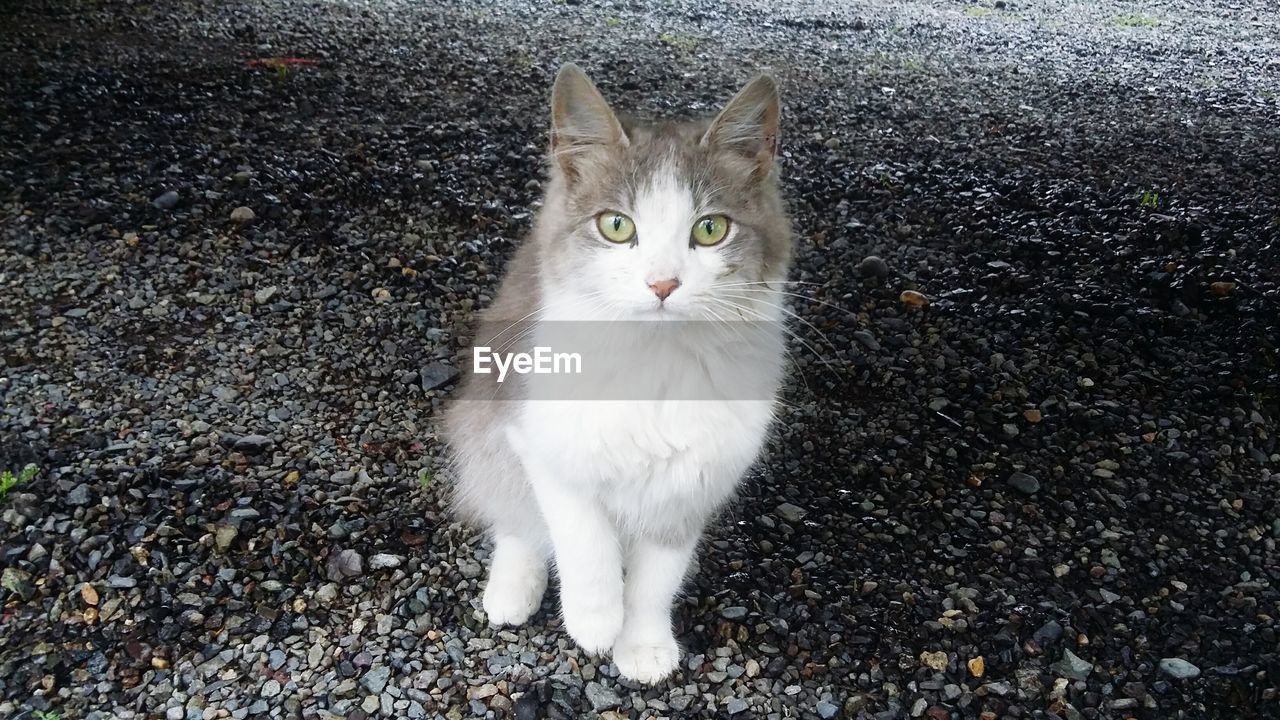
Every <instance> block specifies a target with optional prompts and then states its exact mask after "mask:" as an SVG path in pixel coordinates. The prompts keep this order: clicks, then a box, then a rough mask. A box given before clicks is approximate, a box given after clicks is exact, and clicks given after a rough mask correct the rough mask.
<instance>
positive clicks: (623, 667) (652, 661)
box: [613, 637, 680, 685]
mask: <svg viewBox="0 0 1280 720" xmlns="http://www.w3.org/2000/svg"><path fill="white" fill-rule="evenodd" d="M613 664H614V665H617V666H618V672H620V673H622V676H623V677H626V678H630V679H632V680H635V681H636V682H639V683H644V684H645V685H654V684H656V683H660V682H662V681H663V680H666V679H667V677H669V676H670V675H671V673H673V672H675V670H676V668H677V667H679V665H680V646H679V645H677V644H676V641H675V638H670V637H668V638H665V639H662V638H645V639H637V640H634V641H633V640H630V639H627V638H624V639H621V640H619V641H618V644H617V645H615V646H614V648H613Z"/></svg>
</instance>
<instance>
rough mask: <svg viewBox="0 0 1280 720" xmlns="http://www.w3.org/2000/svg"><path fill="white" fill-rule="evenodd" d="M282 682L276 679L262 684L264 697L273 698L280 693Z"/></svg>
mask: <svg viewBox="0 0 1280 720" xmlns="http://www.w3.org/2000/svg"><path fill="white" fill-rule="evenodd" d="M280 690H281V687H280V683H279V682H277V681H275V680H268V681H266V682H265V683H263V684H262V697H264V698H273V697H275V696H277V695H279V694H280Z"/></svg>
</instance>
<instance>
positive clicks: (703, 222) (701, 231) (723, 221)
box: [692, 215, 729, 247]
mask: <svg viewBox="0 0 1280 720" xmlns="http://www.w3.org/2000/svg"><path fill="white" fill-rule="evenodd" d="M728 234H729V218H727V217H725V216H724V215H704V216H703V217H700V218H698V222H696V223H694V224H693V232H692V238H693V242H695V243H697V244H698V245H701V246H703V247H710V246H712V245H718V244H719V243H720V241H721V240H724V238H725V236H726V235H728Z"/></svg>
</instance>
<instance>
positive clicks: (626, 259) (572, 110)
mask: <svg viewBox="0 0 1280 720" xmlns="http://www.w3.org/2000/svg"><path fill="white" fill-rule="evenodd" d="M779 109H780V102H779V95H778V89H777V84H776V82H775V81H774V80H773V79H772V78H771V77H770V76H769V75H759V76H757V77H756V78H754V79H753V80H751V81H750V82H748V83H747V84H746V85H745V86H744V87H743V88H742V89H741V90H740V91H739V92H738V93H737V94H736V95H735V96H734V97H733V98H732V99H731V100H730V101H729V102H728V103H727V104H726V105H725V106H724V108H723V109H722V110H721V112H720V113H719V114H718V115H717V116H716V117H715V118H714V119H712V120H710V121H709V122H708V121H705V120H704V121H699V122H657V123H652V124H643V123H637V122H632V121H629V120H628V121H623V120H620V119H619V117H618V116H617V115H615V113H614V112H613V110H612V109H611V108H610V106H609V104H608V103H607V102H606V101H605V99H604V97H603V96H602V95H601V94H600V92H599V90H598V89H597V88H596V86H595V85H594V84H593V83H592V82H591V80H590V79H589V78H588V77H587V76H586V75H585V74H584V73H583V71H582V70H581V69H580V68H578V67H577V66H576V65H573V64H567V65H565V66H563V67H562V68H561V69H560V70H559V72H558V73H557V75H556V78H555V82H554V85H553V88H552V93H551V151H550V159H549V166H550V170H549V175H550V179H549V183H548V185H547V187H546V195H545V200H544V203H543V205H542V207H541V209H540V211H539V212H538V214H537V217H536V219H535V223H534V228H533V231H532V235H531V236H530V237H529V238H528V239H527V240H526V241H525V242H524V243H523V245H522V246H521V247H520V248H519V249H518V250H517V252H516V253H515V255H514V257H513V258H512V260H511V261H510V263H509V265H508V268H507V272H506V275H505V277H504V279H503V282H502V284H501V286H500V288H499V292H498V294H497V296H496V299H495V300H494V302H493V304H492V307H491V308H490V309H489V310H488V311H487V312H485V313H484V314H483V316H482V320H481V324H480V328H479V332H478V333H477V340H476V345H477V346H480V345H481V344H482V343H484V342H490V343H491V344H492V345H493V346H498V347H502V346H504V345H508V346H510V348H524V349H526V350H527V349H529V348H530V347H531V346H533V345H534V344H536V343H537V342H538V339H537V338H538V336H539V334H540V333H543V332H544V331H547V330H548V329H549V328H551V327H552V325H553V324H555V323H569V324H572V323H577V322H595V323H597V324H598V326H599V327H601V328H613V329H616V332H600V333H597V332H584V333H582V334H583V335H584V336H587V337H585V338H584V339H583V342H584V343H585V344H587V345H590V346H591V347H592V349H593V350H594V351H596V352H597V355H592V354H591V353H587V354H586V358H587V359H586V360H584V361H583V362H584V363H586V362H588V361H589V360H591V359H593V358H596V357H603V356H608V357H611V358H613V360H612V361H611V362H615V363H616V367H614V368H606V370H609V369H612V370H614V371H615V373H614V374H613V375H606V376H607V377H608V379H609V382H610V383H612V385H613V386H614V387H615V388H619V389H622V388H635V387H640V386H643V387H646V388H650V389H651V390H652V392H653V394H652V395H650V394H645V395H644V396H642V397H625V398H609V397H605V396H593V395H591V394H590V393H588V392H586V391H583V392H584V393H585V394H582V395H580V396H577V397H571V396H559V397H549V398H545V399H543V398H539V399H534V398H533V397H532V395H531V392H532V391H531V390H530V388H531V387H532V386H531V384H530V382H531V381H530V379H529V377H528V376H518V377H511V376H509V377H507V378H506V380H505V382H502V383H499V384H495V383H494V380H493V377H494V376H493V375H481V374H478V373H471V374H469V375H468V377H467V378H466V379H465V380H464V381H463V384H462V386H461V388H460V390H459V391H458V392H459V395H458V397H457V398H456V399H455V400H454V402H453V403H452V405H451V407H450V408H449V409H448V411H447V413H446V417H445V424H446V428H445V437H446V441H447V444H448V448H449V452H450V454H451V456H452V467H453V469H454V472H455V475H456V481H455V487H454V499H453V502H454V506H455V509H456V510H457V511H458V513H459V514H460V515H461V517H462V518H463V519H465V520H469V521H471V522H472V523H473V524H476V525H478V526H480V527H482V528H484V529H485V530H486V531H487V534H488V536H489V538H490V539H491V540H492V542H493V552H492V556H491V564H490V567H489V575H488V579H487V584H486V585H485V588H484V593H483V598H482V605H483V608H484V611H485V613H486V615H487V616H488V621H489V623H490V624H492V625H495V626H502V625H519V624H522V623H524V622H525V621H526V620H528V619H529V617H530V616H531V615H532V614H533V613H534V612H535V611H536V610H537V609H538V608H539V606H540V604H541V600H542V595H543V593H544V591H545V589H546V587H547V574H548V563H549V561H554V564H555V568H556V574H557V577H558V579H559V587H560V610H561V613H562V615H563V619H564V626H565V628H566V629H567V631H568V633H569V635H570V636H571V637H572V639H573V640H574V642H576V643H577V645H578V646H579V647H581V648H582V649H583V650H585V651H586V652H588V653H591V654H593V655H603V654H605V653H609V652H610V651H611V652H612V659H613V662H614V664H615V666H616V667H617V669H618V672H619V673H620V674H621V675H623V676H625V677H628V678H631V679H633V680H635V681H637V682H641V683H645V684H653V683H657V682H660V681H662V680H664V679H665V678H667V677H668V676H669V675H670V674H671V673H672V672H673V671H674V670H675V669H676V667H677V665H678V664H679V659H680V648H679V645H678V644H677V642H676V639H675V636H674V633H673V628H672V617H671V614H672V606H673V603H674V601H675V599H676V596H677V593H678V592H679V590H680V586H681V584H682V583H683V581H684V578H685V574H686V572H687V571H688V569H689V567H690V565H691V563H692V560H693V557H694V554H695V552H696V549H697V545H698V542H699V538H700V536H701V534H702V532H703V529H704V527H705V526H706V524H707V522H708V521H709V519H710V518H711V517H712V516H714V515H715V513H716V512H717V511H718V510H719V509H720V508H721V507H722V506H723V504H724V503H725V502H726V501H727V500H728V499H729V498H730V497H731V496H732V494H733V491H734V489H735V487H736V485H737V484H738V482H739V481H740V479H741V477H742V475H743V474H744V473H745V472H746V471H747V470H748V469H749V467H750V466H751V465H752V464H753V463H754V462H755V460H756V458H757V456H758V454H759V453H760V450H761V448H762V446H763V444H764V442H765V440H766V436H767V434H768V431H769V428H770V425H771V423H772V421H773V418H774V407H775V399H776V394H777V392H778V389H779V387H780V385H781V383H782V380H783V376H784V365H785V358H784V355H785V350H784V348H785V343H784V340H783V332H784V329H783V327H782V322H783V319H784V318H783V315H784V314H785V313H787V311H786V310H785V309H784V307H783V306H784V303H783V300H784V295H785V292H784V291H783V290H782V288H783V287H784V283H785V282H786V276H787V271H788V267H789V265H790V261H791V253H792V232H791V225H790V221H789V220H788V218H787V215H786V213H785V210H784V207H783V203H782V200H781V196H780V192H779V189H778V181H777V167H776V164H777V163H776V155H777V144H778V129H779ZM671 320H677V321H679V322H667V321H671ZM522 322H523V323H524V324H526V325H528V327H527V328H525V329H522V330H521V331H518V332H517V331H513V330H512V328H513V327H514V326H516V325H517V324H520V323H522ZM663 323H666V324H663ZM735 323H736V326H735ZM747 325H749V326H750V327H751V328H752V332H750V333H748V332H743V331H742V328H743V327H745V326H747ZM700 326H710V327H712V328H717V327H718V328H726V327H727V328H730V330H731V331H730V332H699V331H697V330H696V329H695V328H696V327H700ZM575 327H576V326H575ZM640 327H654V328H658V330H657V331H655V332H648V331H643V332H642V331H639V330H635V331H633V330H632V328H640ZM735 327H736V328H737V330H734V328H735ZM664 329H666V330H664ZM486 347H487V346H486ZM645 378H648V379H651V380H653V379H656V382H653V383H651V384H649V385H645V380H644V379H645ZM695 390H696V392H697V393H699V394H698V396H697V397H693V395H691V394H688V395H687V394H684V393H686V392H690V393H692V392H693V391H695ZM648 392H649V390H646V391H645V393H648Z"/></svg>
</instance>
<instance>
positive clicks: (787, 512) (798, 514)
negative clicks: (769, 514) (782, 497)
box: [777, 503, 808, 522]
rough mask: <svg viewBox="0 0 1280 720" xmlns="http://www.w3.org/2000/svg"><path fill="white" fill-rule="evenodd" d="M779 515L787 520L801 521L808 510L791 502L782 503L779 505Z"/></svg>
mask: <svg viewBox="0 0 1280 720" xmlns="http://www.w3.org/2000/svg"><path fill="white" fill-rule="evenodd" d="M777 513H778V516H779V517H781V518H782V519H783V520H786V521H787V522H799V521H800V519H801V518H803V517H804V516H805V515H806V514H808V511H807V510H805V509H804V508H801V507H796V506H795V505H792V504H791V503H782V504H781V505H779V506H778V507H777Z"/></svg>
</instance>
